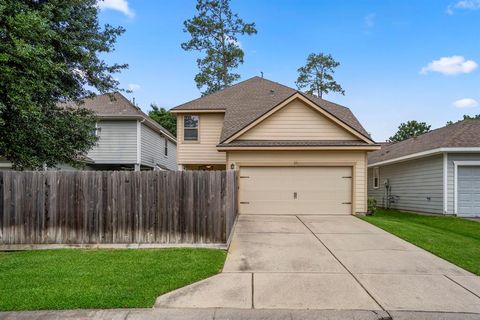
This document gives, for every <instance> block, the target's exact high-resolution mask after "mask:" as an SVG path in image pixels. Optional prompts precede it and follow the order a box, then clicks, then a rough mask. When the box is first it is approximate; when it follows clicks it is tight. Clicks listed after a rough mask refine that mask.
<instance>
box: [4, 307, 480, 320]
mask: <svg viewBox="0 0 480 320" xmlns="http://www.w3.org/2000/svg"><path fill="white" fill-rule="evenodd" d="M51 319H52V320H60V319H62V320H86V319H90V320H241V319H242V320H247V319H248V320H267V319H271V320H287V319H288V320H478V319H479V315H478V314H471V313H470V314H469V313H443V312H442V313H438V312H408V311H391V312H389V313H387V312H385V311H365V310H282V309H275V310H259V309H248V310H247V309H130V310H127V309H113V310H68V311H31V312H0V320H51Z"/></svg>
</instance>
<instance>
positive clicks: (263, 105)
mask: <svg viewBox="0 0 480 320" xmlns="http://www.w3.org/2000/svg"><path fill="white" fill-rule="evenodd" d="M294 94H300V95H302V96H303V97H304V98H305V99H308V100H309V101H310V102H312V103H313V104H315V105H316V106H318V107H319V108H322V109H323V110H325V111H326V112H328V113H329V114H331V115H332V116H333V117H335V118H337V119H338V120H340V121H341V122H343V123H344V124H346V125H347V126H349V127H351V128H352V129H353V130H354V131H357V133H359V134H360V135H362V136H363V137H364V138H366V139H369V140H371V139H370V136H369V134H368V133H367V132H366V131H365V129H364V128H363V127H362V125H361V124H360V123H359V122H358V120H357V118H355V116H354V115H353V114H352V112H351V111H350V109H348V108H346V107H343V106H340V105H338V104H335V103H331V102H329V101H326V100H323V99H321V98H318V97H314V96H310V95H307V94H304V93H300V92H299V91H297V90H295V89H292V88H289V87H287V86H284V85H282V84H279V83H276V82H273V81H270V80H266V79H263V78H260V77H253V78H251V79H248V80H245V81H242V82H239V83H237V84H235V85H233V86H231V87H228V88H226V89H224V90H221V91H217V92H215V93H213V94H211V95H207V96H204V97H201V98H199V99H196V100H193V101H190V102H187V103H185V104H183V105H180V106H178V107H176V108H173V109H172V111H174V112H175V111H178V112H180V111H181V112H184V111H185V110H191V111H195V110H225V119H224V125H223V129H222V134H221V137H220V141H221V142H225V141H226V140H228V139H230V138H231V137H232V136H234V135H235V134H237V133H238V132H239V131H241V130H242V129H244V128H245V127H247V126H248V125H250V124H251V123H253V122H255V121H256V120H257V119H258V118H260V117H262V116H263V115H265V114H266V113H268V112H269V111H271V110H272V109H274V108H275V107H276V106H278V105H279V104H281V103H282V102H284V101H286V100H287V99H288V98H290V97H292V96H293V95H294Z"/></svg>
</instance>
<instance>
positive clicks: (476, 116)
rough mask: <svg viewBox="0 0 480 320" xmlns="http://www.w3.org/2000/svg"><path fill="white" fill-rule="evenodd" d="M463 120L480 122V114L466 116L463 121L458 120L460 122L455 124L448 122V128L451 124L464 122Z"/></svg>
mask: <svg viewBox="0 0 480 320" xmlns="http://www.w3.org/2000/svg"><path fill="white" fill-rule="evenodd" d="M463 120H480V114H476V115H473V116H470V115H468V114H464V115H463V119H462V120H458V121H455V122H453V121H447V126H449V125H451V124H454V123H457V122H460V121H463Z"/></svg>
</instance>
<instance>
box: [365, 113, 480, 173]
mask: <svg viewBox="0 0 480 320" xmlns="http://www.w3.org/2000/svg"><path fill="white" fill-rule="evenodd" d="M475 147H476V148H478V147H480V120H464V121H461V122H457V123H454V124H451V125H448V126H446V127H442V128H439V129H435V130H432V131H430V132H427V133H424V134H422V135H419V136H417V137H415V138H410V139H407V140H404V141H400V142H395V143H387V144H382V148H381V149H380V150H378V151H374V152H371V153H370V154H369V155H368V164H369V165H373V164H376V163H382V162H384V161H390V160H391V161H394V160H395V159H398V158H402V157H406V156H409V155H414V154H418V153H422V152H425V151H429V150H437V149H442V148H443V149H444V150H448V149H446V148H475ZM479 152H480V149H479Z"/></svg>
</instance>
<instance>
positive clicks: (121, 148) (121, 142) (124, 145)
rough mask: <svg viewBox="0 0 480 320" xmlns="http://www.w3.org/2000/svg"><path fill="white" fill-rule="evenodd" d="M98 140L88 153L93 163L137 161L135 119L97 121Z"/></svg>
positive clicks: (129, 162) (132, 162)
mask: <svg viewBox="0 0 480 320" xmlns="http://www.w3.org/2000/svg"><path fill="white" fill-rule="evenodd" d="M98 127H99V128H100V130H99V131H98V134H99V140H98V142H97V145H96V146H95V147H93V148H92V150H91V151H90V152H89V153H88V157H89V158H91V159H92V160H93V161H95V163H121V164H134V163H136V162H137V121H135V120H128V121H127V120H126V121H108V120H103V121H100V122H99V123H98Z"/></svg>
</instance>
